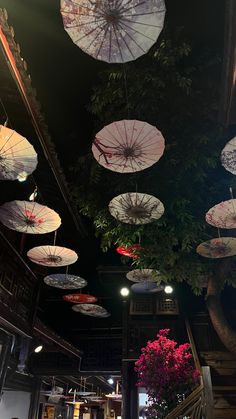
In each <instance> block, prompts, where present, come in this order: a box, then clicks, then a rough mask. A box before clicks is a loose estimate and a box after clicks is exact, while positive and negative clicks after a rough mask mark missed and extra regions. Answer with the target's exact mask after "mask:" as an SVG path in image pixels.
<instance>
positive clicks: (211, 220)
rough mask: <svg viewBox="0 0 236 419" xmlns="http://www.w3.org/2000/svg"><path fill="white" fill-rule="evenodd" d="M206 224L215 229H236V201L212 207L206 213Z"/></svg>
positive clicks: (224, 202)
mask: <svg viewBox="0 0 236 419" xmlns="http://www.w3.org/2000/svg"><path fill="white" fill-rule="evenodd" d="M206 222H207V223H208V224H211V225H213V226H214V227H217V228H236V199H229V200H228V201H223V202H220V203H219V204H217V205H215V206H214V207H212V208H211V209H210V210H209V211H208V212H207V213H206Z"/></svg>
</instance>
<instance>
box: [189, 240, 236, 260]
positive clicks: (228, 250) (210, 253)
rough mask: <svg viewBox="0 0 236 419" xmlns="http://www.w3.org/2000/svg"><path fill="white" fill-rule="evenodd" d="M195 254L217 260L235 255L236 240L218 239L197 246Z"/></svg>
mask: <svg viewBox="0 0 236 419" xmlns="http://www.w3.org/2000/svg"><path fill="white" fill-rule="evenodd" d="M197 253H198V254H199V255H201V256H204V257H206V258H212V259H219V258H225V257H227V256H234V255H236V238H235V237H220V238H217V239H212V240H208V241H206V242H204V243H201V244H199V246H198V247H197Z"/></svg>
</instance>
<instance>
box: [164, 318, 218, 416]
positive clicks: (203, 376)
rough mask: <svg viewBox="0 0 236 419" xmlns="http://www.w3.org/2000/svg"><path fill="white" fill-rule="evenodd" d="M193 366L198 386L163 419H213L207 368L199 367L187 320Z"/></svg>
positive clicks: (211, 396)
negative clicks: (198, 382) (198, 377)
mask: <svg viewBox="0 0 236 419" xmlns="http://www.w3.org/2000/svg"><path fill="white" fill-rule="evenodd" d="M185 324H186V330H187V334H188V339H189V343H190V345H191V350H192V354H193V360H194V365H195V367H196V369H197V370H198V371H199V372H200V385H199V386H198V387H197V388H196V389H195V390H193V391H192V393H190V394H189V396H188V397H186V399H185V400H184V401H183V402H182V403H180V404H179V405H178V406H177V407H176V408H175V409H174V410H172V412H170V413H169V414H168V415H167V416H166V417H165V419H202V418H204V419H213V393H212V384H211V375H210V369H209V367H201V364H200V360H199V358H198V353H197V349H196V346H195V342H194V338H193V334H192V330H191V327H190V323H189V321H188V319H186V320H185Z"/></svg>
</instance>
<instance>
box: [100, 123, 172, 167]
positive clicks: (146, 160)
mask: <svg viewBox="0 0 236 419" xmlns="http://www.w3.org/2000/svg"><path fill="white" fill-rule="evenodd" d="M164 148H165V140H164V138H163V136H162V134H161V132H160V131H158V129H157V128H156V127H154V126H152V125H150V124H148V123H146V122H142V121H136V120H123V121H117V122H113V123H112V124H110V125H107V126H105V127H104V128H103V129H102V130H101V131H99V132H98V134H97V135H96V138H95V140H94V143H93V146H92V152H93V155H94V157H95V159H96V160H97V161H98V163H99V164H101V165H102V166H104V167H105V168H106V169H109V170H112V171H114V172H120V173H131V172H138V171H140V170H144V169H146V168H147V167H150V166H152V165H153V164H154V163H156V162H157V161H158V160H159V159H160V158H161V156H162V154H163V152H164Z"/></svg>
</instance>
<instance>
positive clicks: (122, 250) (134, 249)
mask: <svg viewBox="0 0 236 419" xmlns="http://www.w3.org/2000/svg"><path fill="white" fill-rule="evenodd" d="M140 250H142V247H141V245H140V244H138V243H136V244H133V245H131V246H128V247H125V246H119V247H117V248H116V251H117V253H119V254H120V255H122V256H126V257H128V258H133V259H138V258H139V254H138V253H139V252H140Z"/></svg>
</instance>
